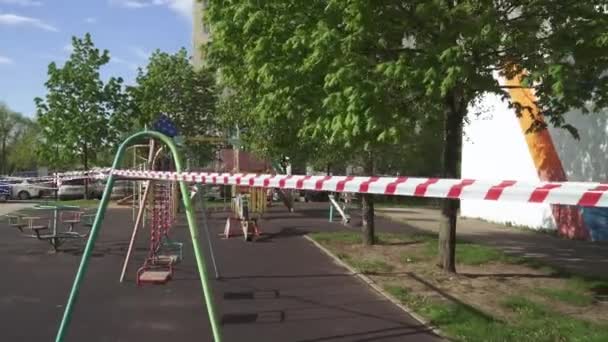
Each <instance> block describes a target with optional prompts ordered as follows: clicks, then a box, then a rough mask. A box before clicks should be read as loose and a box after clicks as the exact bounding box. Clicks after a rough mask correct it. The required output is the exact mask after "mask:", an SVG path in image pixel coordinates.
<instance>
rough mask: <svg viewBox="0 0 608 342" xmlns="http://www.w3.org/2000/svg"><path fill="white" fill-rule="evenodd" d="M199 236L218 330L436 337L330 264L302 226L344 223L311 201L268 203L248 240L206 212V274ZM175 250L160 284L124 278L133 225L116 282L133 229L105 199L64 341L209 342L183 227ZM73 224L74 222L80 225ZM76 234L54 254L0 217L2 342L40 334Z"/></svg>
mask: <svg viewBox="0 0 608 342" xmlns="http://www.w3.org/2000/svg"><path fill="white" fill-rule="evenodd" d="M201 216H202V215H201V214H200V213H199V220H198V222H199V230H201V231H200V239H201V241H200V242H201V245H202V247H203V248H204V249H205V256H206V257H205V259H206V260H207V264H208V267H209V270H210V275H209V276H210V281H211V284H212V289H213V293H214V298H213V300H214V302H215V304H216V307H217V310H218V313H219V320H220V323H221V331H222V335H223V340H224V341H264V342H266V341H281V342H284V341H299V342H313V341H422V342H424V341H439V340H440V339H439V338H438V337H436V336H435V335H433V333H432V332H431V331H430V329H429V328H428V327H426V326H424V325H422V324H421V323H419V322H418V321H416V320H415V319H413V318H412V317H410V316H409V315H408V314H406V313H405V312H403V311H402V310H400V309H399V308H397V307H396V306H395V305H393V304H392V303H390V302H389V301H388V300H386V299H385V298H383V297H381V296H380V295H379V294H378V293H376V292H374V290H372V289H370V288H369V287H368V286H366V285H365V284H363V283H362V282H361V281H360V280H358V278H357V277H354V276H353V275H350V274H348V273H347V271H346V270H344V269H343V268H342V267H340V266H338V265H336V264H335V263H334V262H333V261H332V260H331V259H330V258H329V257H327V256H326V255H325V254H323V253H322V252H321V251H320V250H318V249H317V248H316V247H315V246H314V245H312V244H311V243H310V242H309V241H307V240H306V239H304V238H302V235H304V234H306V233H308V232H311V231H319V230H335V229H343V227H342V226H340V225H339V224H335V223H329V222H327V218H326V217H327V211H326V208H325V209H320V207H319V206H313V207H311V208H308V209H307V208H306V207H300V208H298V211H297V212H296V213H288V212H286V210H284V209H283V208H280V207H276V208H272V209H271V210H270V212H269V213H268V214H267V215H266V217H265V219H264V220H263V221H262V231H263V234H262V236H261V237H260V238H259V239H258V241H256V242H245V241H243V239H242V238H239V237H234V238H230V239H223V238H222V237H221V236H220V233H221V232H222V231H223V229H224V224H225V218H226V216H225V213H214V214H213V215H211V218H210V219H209V220H208V226H209V227H210V233H211V234H210V235H211V236H212V240H211V242H212V246H213V250H214V255H215V258H216V260H217V265H218V269H219V275H220V277H219V279H215V275H214V271H213V266H212V264H211V262H210V260H211V258H210V254H209V251H210V249H209V244H208V241H207V240H206V237H207V234H206V233H205V232H203V231H202V226H203V225H202V224H201V223H202V222H201ZM183 221H184V220H183V218H182V219H181V220H180V223H178V224H177V225H176V227H175V229H174V230H173V233H172V237H173V238H174V239H176V240H180V241H182V242H184V243H185V244H184V245H185V247H184V260H183V261H182V262H181V263H180V264H179V265H178V266H177V268H176V270H175V275H174V278H173V279H172V280H171V281H170V282H169V283H167V284H165V285H145V286H143V287H140V288H138V287H137V286H135V281H134V280H135V279H134V278H135V273H136V270H137V268H138V267H139V266H141V265H142V264H143V260H144V258H145V256H146V254H147V241H148V239H149V232H148V231H142V233H141V234H139V236H138V239H137V244H136V250H135V255H134V259H133V260H132V262H131V264H130V268H129V271H128V273H127V279H126V281H125V282H124V283H122V284H121V283H119V281H118V279H119V275H120V270H121V266H122V261H123V258H124V255H125V253H126V249H127V246H128V239H129V237H130V235H131V231H132V224H133V223H132V221H131V211H130V210H129V209H110V210H109V211H108V213H107V214H106V219H105V221H104V224H103V226H102V230H101V232H100V235H99V238H98V243H97V244H96V247H95V250H94V253H93V257H92V258H91V262H90V265H89V268H88V272H87V274H86V275H85V278H84V282H83V286H82V288H81V290H80V296H79V299H78V301H77V303H76V306H75V310H74V312H73V318H72V322H71V325H70V326H69V330H68V335H67V339H66V340H67V341H163V342H165V341H168V340H175V341H182V342H185V341H212V337H211V336H212V335H211V328H210V325H209V320H208V318H207V313H206V310H205V305H204V301H203V298H202V292H201V285H200V280H199V277H198V274H197V273H196V267H195V260H194V255H193V250H192V248H191V243H190V237H189V234H188V230H187V226H186V225H185V224H184V223H183ZM80 229H82V228H80ZM83 243H84V242H83V241H72V242H70V243H68V244H66V245H65V246H63V248H62V251H61V252H59V253H53V252H51V247H50V245H49V244H48V243H46V242H43V241H39V240H36V239H35V238H31V237H26V236H23V235H21V234H20V233H19V232H18V231H17V230H15V229H13V228H11V227H8V226H6V224H4V223H0V260H2V261H3V263H2V265H3V267H4V275H3V277H2V281H1V282H0V317H2V320H1V322H2V323H1V324H0V326H1V327H2V340H4V341H51V340H53V339H54V336H55V334H56V331H57V327H58V324H59V321H60V319H61V315H62V313H63V309H64V305H65V302H66V299H67V295H68V293H69V289H70V287H71V284H72V281H73V279H74V275H75V272H76V269H77V266H78V263H79V261H80V256H81V252H80V251H81V250H82V245H83Z"/></svg>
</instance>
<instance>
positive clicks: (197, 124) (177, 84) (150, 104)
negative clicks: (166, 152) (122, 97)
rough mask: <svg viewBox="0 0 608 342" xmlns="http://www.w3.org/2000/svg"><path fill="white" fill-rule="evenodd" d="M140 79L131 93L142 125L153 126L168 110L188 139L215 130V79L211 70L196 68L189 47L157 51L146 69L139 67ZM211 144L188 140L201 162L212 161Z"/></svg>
mask: <svg viewBox="0 0 608 342" xmlns="http://www.w3.org/2000/svg"><path fill="white" fill-rule="evenodd" d="M136 81H137V84H136V85H135V86H133V87H130V88H129V93H130V94H131V96H132V99H133V101H134V104H135V107H136V111H137V112H138V116H137V117H138V123H139V125H141V126H144V125H148V126H150V125H151V124H152V123H153V122H154V120H156V119H157V117H158V115H159V113H165V114H166V115H168V116H169V117H170V118H171V119H172V120H173V121H174V122H175V123H176V125H177V127H178V129H179V131H180V135H182V136H184V137H186V138H192V137H196V136H198V135H208V134H211V133H214V132H212V129H213V127H214V112H215V102H216V97H215V91H214V84H215V81H214V79H213V77H212V74H211V73H210V72H209V71H208V70H205V69H202V70H195V69H194V67H193V66H192V65H191V64H190V61H189V59H188V54H187V51H186V49H184V48H182V49H180V50H179V51H178V52H177V53H175V54H169V53H166V52H161V51H159V50H157V51H155V52H154V53H153V54H152V56H151V57H150V60H149V62H148V65H147V66H146V68H145V70H143V69H140V70H139V72H138V75H137V80H136ZM208 146H209V145H208V144H204V143H198V142H196V141H190V142H188V149H189V154H190V157H191V158H195V159H197V160H198V161H199V162H203V161H205V160H208V159H209V157H210V152H211V150H210V149H209V148H208Z"/></svg>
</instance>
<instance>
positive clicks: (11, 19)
mask: <svg viewBox="0 0 608 342" xmlns="http://www.w3.org/2000/svg"><path fill="white" fill-rule="evenodd" d="M0 25H12V26H18V25H29V26H33V27H37V28H39V29H43V30H46V31H52V32H58V31H59V30H58V29H57V28H56V27H55V26H53V25H50V24H47V23H45V22H44V21H42V20H40V19H37V18H32V17H24V16H21V15H17V14H12V13H0Z"/></svg>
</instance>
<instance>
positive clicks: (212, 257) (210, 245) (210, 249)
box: [195, 184, 220, 279]
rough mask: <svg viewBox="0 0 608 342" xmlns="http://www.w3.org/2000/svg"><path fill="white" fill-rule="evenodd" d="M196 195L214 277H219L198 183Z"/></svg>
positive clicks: (200, 187)
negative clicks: (201, 210) (201, 214)
mask: <svg viewBox="0 0 608 342" xmlns="http://www.w3.org/2000/svg"><path fill="white" fill-rule="evenodd" d="M196 189H197V192H196V195H195V196H199V197H198V201H200V203H201V207H202V209H203V230H204V231H205V232H206V233H207V242H208V244H209V254H211V262H212V263H213V269H214V270H215V279H220V271H219V269H218V267H217V263H216V262H215V252H214V251H213V244H212V243H211V234H210V233H209V226H208V225H207V209H206V208H205V193H204V192H203V187H202V186H201V185H200V184H196Z"/></svg>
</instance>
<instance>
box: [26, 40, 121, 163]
mask: <svg viewBox="0 0 608 342" xmlns="http://www.w3.org/2000/svg"><path fill="white" fill-rule="evenodd" d="M72 47H73V52H72V53H71V55H70V58H69V59H68V60H67V61H66V62H65V64H64V65H63V67H58V66H57V65H56V64H55V63H51V64H49V67H48V77H49V78H48V80H47V82H46V83H45V86H46V88H47V94H46V96H45V98H44V99H41V98H37V99H35V102H36V107H37V115H38V122H39V124H40V126H41V127H42V132H43V142H44V143H43V144H42V153H43V155H44V156H45V157H46V158H47V159H48V160H49V161H51V163H53V164H54V165H55V166H58V165H60V164H61V162H62V161H65V160H70V159H74V158H76V157H79V158H81V161H82V164H83V166H84V167H85V168H86V167H88V165H87V164H88V162H89V161H94V160H95V156H96V154H97V152H99V151H101V150H103V149H106V148H109V147H110V146H113V145H114V144H115V143H116V142H117V140H118V138H119V134H120V132H122V131H124V130H125V129H126V126H125V124H124V123H125V122H126V120H125V118H124V117H125V116H126V115H127V113H126V97H125V95H124V93H123V86H122V79H120V78H114V77H111V78H110V79H109V80H108V82H107V83H104V82H103V81H102V80H101V78H100V74H99V69H100V68H101V67H102V66H104V65H105V64H107V63H108V62H109V61H110V54H109V52H108V51H107V50H104V51H100V50H99V49H97V48H95V45H94V44H93V41H92V38H91V35H90V34H88V33H87V34H85V36H84V37H83V38H77V37H73V38H72Z"/></svg>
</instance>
